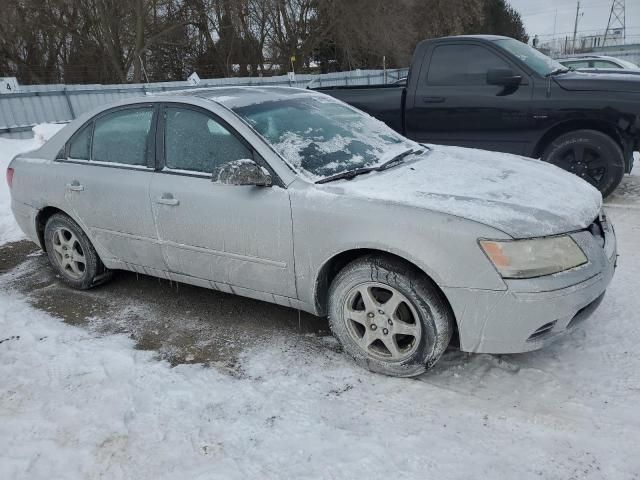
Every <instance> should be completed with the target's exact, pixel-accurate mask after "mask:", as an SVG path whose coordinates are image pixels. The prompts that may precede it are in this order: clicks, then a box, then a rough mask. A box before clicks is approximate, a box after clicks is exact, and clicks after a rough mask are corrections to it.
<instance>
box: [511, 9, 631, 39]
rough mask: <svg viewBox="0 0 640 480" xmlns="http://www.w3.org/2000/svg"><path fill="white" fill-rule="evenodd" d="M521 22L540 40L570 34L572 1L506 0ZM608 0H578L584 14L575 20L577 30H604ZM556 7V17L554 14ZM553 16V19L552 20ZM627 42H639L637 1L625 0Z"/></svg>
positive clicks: (571, 30) (587, 31)
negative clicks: (520, 18)
mask: <svg viewBox="0 0 640 480" xmlns="http://www.w3.org/2000/svg"><path fill="white" fill-rule="evenodd" d="M508 1H509V3H510V4H511V6H512V7H513V8H515V9H516V10H517V11H518V12H519V13H520V15H521V16H522V20H523V21H524V26H525V28H526V29H527V33H528V34H529V36H530V37H532V38H533V36H534V35H536V34H537V35H538V36H539V37H540V40H541V41H543V42H544V41H547V40H549V39H551V37H552V36H553V33H554V23H555V32H556V35H557V36H562V37H564V36H565V35H573V24H574V21H575V15H576V3H577V2H576V0H508ZM611 3H612V2H611V0H581V1H580V11H581V12H584V14H583V15H582V16H581V17H580V21H579V23H578V32H579V34H580V32H582V34H586V35H590V34H594V33H597V32H598V31H601V32H602V33H604V31H605V29H606V28H607V20H609V12H610V11H611ZM556 10H557V17H556ZM556 18H557V20H556ZM626 24H627V43H640V0H626Z"/></svg>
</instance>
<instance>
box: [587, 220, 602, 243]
mask: <svg viewBox="0 0 640 480" xmlns="http://www.w3.org/2000/svg"><path fill="white" fill-rule="evenodd" d="M587 230H589V232H590V233H591V235H593V237H594V238H595V239H596V242H598V245H600V247H602V248H604V230H603V228H602V222H601V220H600V217H599V216H598V218H596V219H595V220H594V222H593V223H592V224H591V225H589V227H588V228H587Z"/></svg>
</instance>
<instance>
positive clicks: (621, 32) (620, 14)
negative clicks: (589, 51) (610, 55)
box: [602, 0, 626, 47]
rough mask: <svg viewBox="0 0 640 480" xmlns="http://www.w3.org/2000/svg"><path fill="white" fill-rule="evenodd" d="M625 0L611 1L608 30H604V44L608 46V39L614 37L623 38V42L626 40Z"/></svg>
mask: <svg viewBox="0 0 640 480" xmlns="http://www.w3.org/2000/svg"><path fill="white" fill-rule="evenodd" d="M624 10H625V8H624V0H613V2H612V3H611V11H610V12H609V21H608V22H607V30H606V31H605V32H604V40H603V41H602V46H603V47H604V46H606V44H607V40H608V39H611V38H613V37H615V38H617V39H619V38H622V43H623V44H624V43H625V40H626V28H625V18H624V17H625V15H624Z"/></svg>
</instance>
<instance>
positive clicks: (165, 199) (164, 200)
mask: <svg viewBox="0 0 640 480" xmlns="http://www.w3.org/2000/svg"><path fill="white" fill-rule="evenodd" d="M156 203H159V204H161V205H170V206H172V207H175V206H176V205H178V204H179V203H180V200H178V199H177V198H173V195H172V194H170V193H163V194H162V196H161V197H158V198H156Z"/></svg>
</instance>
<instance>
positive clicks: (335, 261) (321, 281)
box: [313, 248, 458, 337]
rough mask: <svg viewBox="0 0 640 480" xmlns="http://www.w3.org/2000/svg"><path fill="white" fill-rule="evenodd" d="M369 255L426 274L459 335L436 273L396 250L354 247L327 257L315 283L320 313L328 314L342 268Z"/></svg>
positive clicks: (316, 305)
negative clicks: (436, 278) (332, 292)
mask: <svg viewBox="0 0 640 480" xmlns="http://www.w3.org/2000/svg"><path fill="white" fill-rule="evenodd" d="M368 255H379V256H384V257H387V258H392V259H394V260H397V261H400V262H402V263H404V264H406V265H407V266H408V267H409V268H413V269H415V270H417V271H418V272H419V273H421V274H422V275H424V277H425V279H426V280H427V281H428V282H429V283H431V284H432V285H433V287H434V288H436V289H437V290H438V291H439V292H440V294H441V295H442V298H443V299H444V301H445V302H446V304H447V307H448V308H449V310H450V311H451V315H452V317H453V318H454V319H455V321H454V337H457V334H458V321H457V319H456V316H455V313H454V310H453V308H452V307H451V303H450V302H449V299H448V298H447V296H446V294H445V293H444V291H443V290H442V288H440V286H439V285H438V283H437V282H436V280H435V279H434V278H433V277H434V275H433V274H430V273H429V272H427V271H426V270H425V269H424V268H422V267H420V266H419V265H417V264H416V262H414V261H411V260H410V259H408V258H405V257H404V256H402V255H399V254H397V253H394V252H389V251H387V250H380V249H377V248H353V249H349V250H343V251H342V252H339V253H336V254H334V255H333V256H332V257H330V258H329V259H327V260H326V261H325V263H324V264H323V265H322V266H321V267H320V270H319V272H318V274H317V275H316V279H315V284H314V295H313V298H314V301H315V309H316V312H317V314H318V315H320V316H324V315H326V314H327V310H328V309H327V305H328V300H329V298H328V292H329V287H330V285H331V282H332V281H333V279H334V278H335V277H336V275H337V274H338V272H340V270H342V269H343V268H344V267H345V266H347V265H348V264H349V263H351V262H353V261H354V260H357V259H358V258H361V257H364V256H368Z"/></svg>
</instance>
